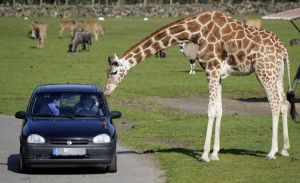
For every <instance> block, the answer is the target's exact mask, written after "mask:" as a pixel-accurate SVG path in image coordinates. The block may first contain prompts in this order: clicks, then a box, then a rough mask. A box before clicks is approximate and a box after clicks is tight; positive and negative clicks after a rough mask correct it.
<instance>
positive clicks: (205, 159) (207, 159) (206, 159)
mask: <svg viewBox="0 0 300 183" xmlns="http://www.w3.org/2000/svg"><path fill="white" fill-rule="evenodd" d="M198 161H201V162H210V159H209V158H208V157H207V158H205V157H201V158H199V159H198Z"/></svg>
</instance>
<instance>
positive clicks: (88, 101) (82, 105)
mask: <svg viewBox="0 0 300 183" xmlns="http://www.w3.org/2000/svg"><path fill="white" fill-rule="evenodd" d="M74 110H75V114H77V113H79V112H81V111H93V112H94V113H95V114H96V115H99V114H100V110H99V108H98V106H97V105H95V100H94V99H93V98H92V97H91V96H90V95H85V94H83V95H81V96H80V102H79V103H77V104H76V105H75V106H74Z"/></svg>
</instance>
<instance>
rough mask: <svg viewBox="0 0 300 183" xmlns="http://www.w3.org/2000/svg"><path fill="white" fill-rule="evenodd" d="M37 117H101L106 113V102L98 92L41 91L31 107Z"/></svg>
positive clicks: (33, 114)
mask: <svg viewBox="0 0 300 183" xmlns="http://www.w3.org/2000/svg"><path fill="white" fill-rule="evenodd" d="M31 109H32V110H31V115H32V116H35V117H67V118H74V117H101V116H105V115H106V112H107V111H106V106H105V102H104V100H103V98H102V96H101V95H99V94H98V93H87V92H84V93H83V92H76V93H74V92H63V93H39V94H37V95H36V97H35V98H34V101H33V105H32V107H31Z"/></svg>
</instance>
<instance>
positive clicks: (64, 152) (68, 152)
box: [52, 148, 86, 156]
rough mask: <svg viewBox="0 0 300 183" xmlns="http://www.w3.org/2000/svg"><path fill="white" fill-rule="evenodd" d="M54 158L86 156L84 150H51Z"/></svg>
mask: <svg viewBox="0 0 300 183" xmlns="http://www.w3.org/2000/svg"><path fill="white" fill-rule="evenodd" d="M52 153H53V155H54V156H83V155H86V149H85V148H53V151H52Z"/></svg>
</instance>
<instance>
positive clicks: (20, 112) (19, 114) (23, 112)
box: [15, 111, 26, 119]
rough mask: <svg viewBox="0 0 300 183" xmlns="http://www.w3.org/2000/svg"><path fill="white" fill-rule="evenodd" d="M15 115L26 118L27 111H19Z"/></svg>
mask: <svg viewBox="0 0 300 183" xmlns="http://www.w3.org/2000/svg"><path fill="white" fill-rule="evenodd" d="M15 117H16V118H18V119H25V117H26V111H18V112H16V114H15Z"/></svg>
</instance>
